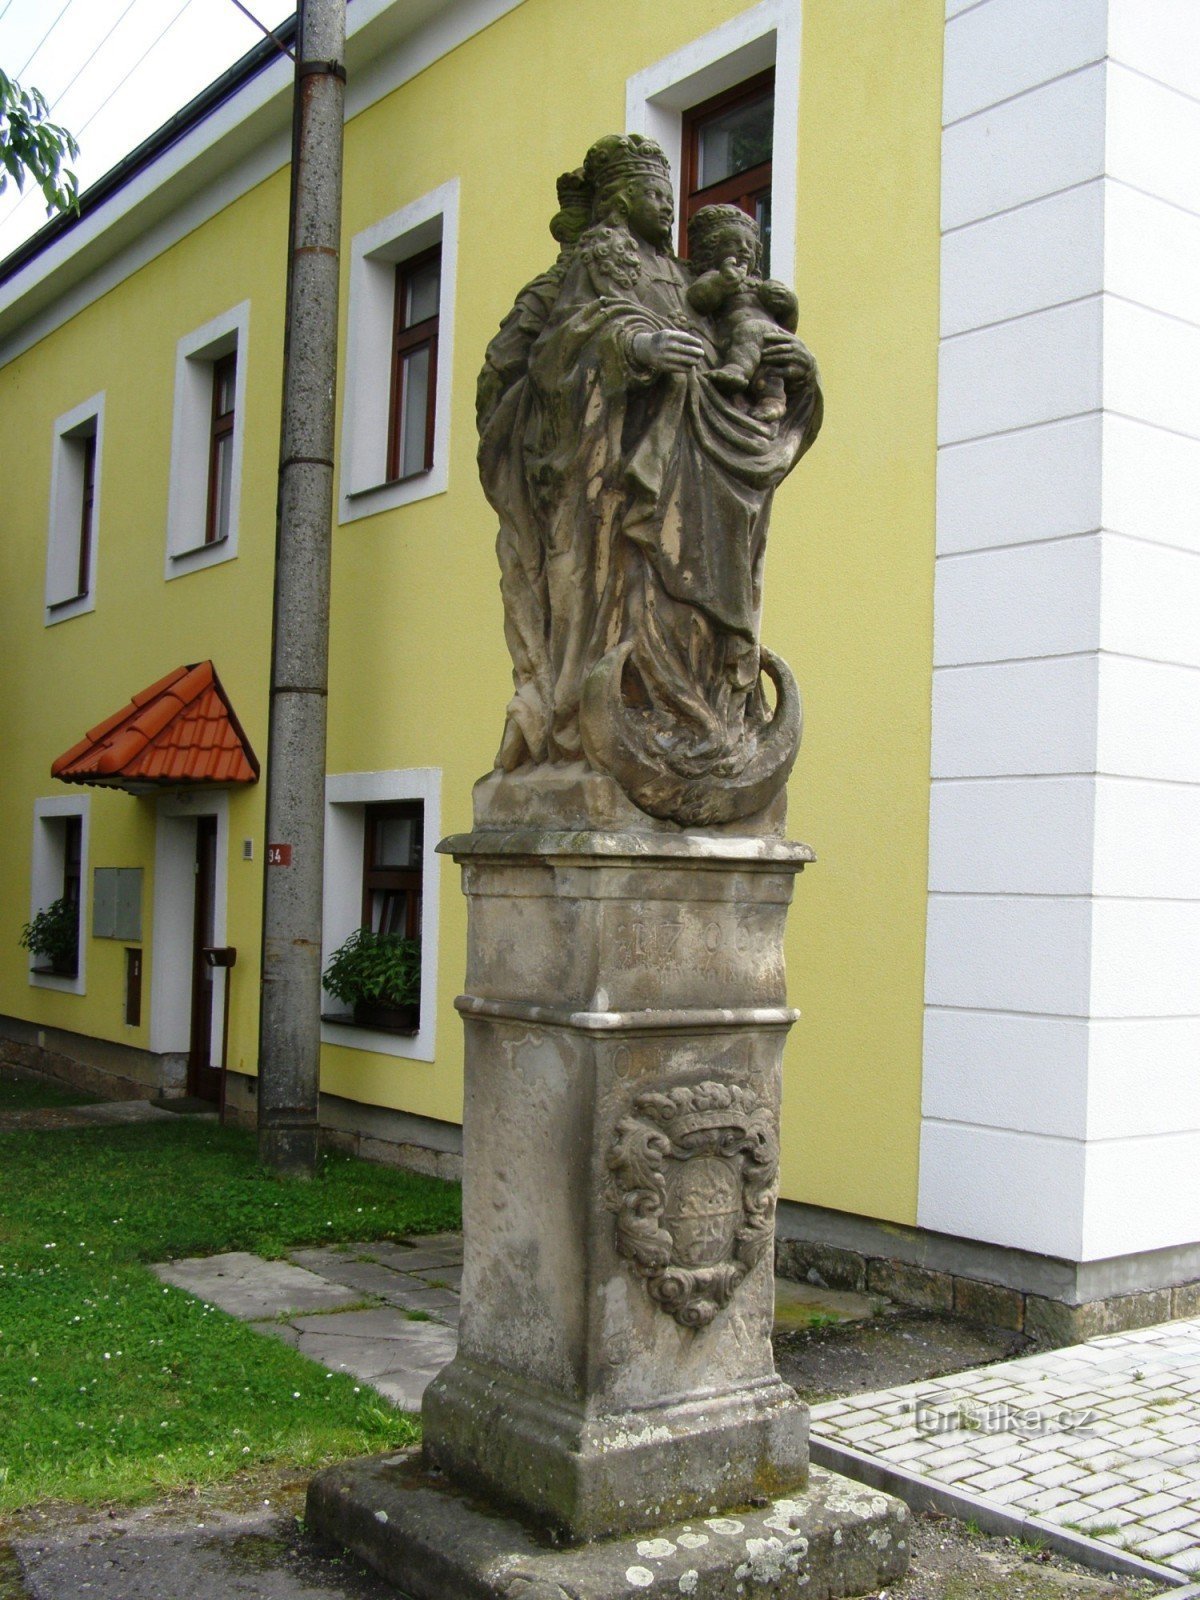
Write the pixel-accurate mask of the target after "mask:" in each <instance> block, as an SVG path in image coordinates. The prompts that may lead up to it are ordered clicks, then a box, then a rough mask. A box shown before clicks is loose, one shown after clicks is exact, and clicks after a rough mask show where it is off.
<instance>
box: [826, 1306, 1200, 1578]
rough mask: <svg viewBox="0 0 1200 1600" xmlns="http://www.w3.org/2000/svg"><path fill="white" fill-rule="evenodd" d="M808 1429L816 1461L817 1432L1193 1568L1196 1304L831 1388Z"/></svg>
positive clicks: (1197, 1543)
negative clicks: (861, 1386)
mask: <svg viewBox="0 0 1200 1600" xmlns="http://www.w3.org/2000/svg"><path fill="white" fill-rule="evenodd" d="M812 1429H813V1438H814V1442H815V1444H816V1445H817V1447H818V1455H819V1459H822V1460H823V1461H824V1462H825V1464H826V1465H830V1464H836V1461H835V1459H834V1458H833V1457H831V1456H830V1455H829V1454H828V1453H824V1454H822V1453H820V1450H819V1447H820V1445H822V1444H826V1445H829V1446H832V1447H833V1450H834V1452H835V1453H836V1452H838V1451H841V1452H842V1453H843V1454H844V1456H845V1464H847V1465H848V1464H849V1463H850V1461H851V1460H852V1458H853V1457H854V1456H861V1457H864V1458H867V1459H869V1461H870V1462H871V1463H874V1464H875V1466H876V1467H882V1468H884V1469H888V1468H890V1469H893V1471H894V1472H895V1473H896V1474H897V1475H898V1476H896V1477H895V1478H893V1479H892V1480H891V1481H892V1482H893V1483H894V1484H895V1485H896V1486H897V1487H899V1485H900V1484H901V1483H902V1482H903V1479H904V1478H905V1477H911V1478H916V1479H920V1480H923V1481H924V1482H925V1483H930V1484H934V1485H940V1486H943V1487H944V1488H946V1489H947V1490H951V1491H953V1492H955V1493H956V1494H959V1495H962V1496H965V1497H969V1498H970V1499H972V1500H974V1501H975V1502H976V1503H977V1504H978V1505H979V1506H980V1507H981V1508H983V1509H987V1508H992V1509H993V1510H996V1511H1003V1512H1005V1513H1007V1514H1008V1515H1010V1516H1014V1517H1020V1518H1022V1519H1023V1520H1025V1521H1026V1526H1027V1528H1033V1527H1035V1526H1036V1523H1038V1522H1041V1523H1043V1524H1049V1525H1051V1526H1053V1527H1058V1528H1065V1529H1068V1530H1071V1531H1073V1532H1076V1533H1083V1534H1085V1535H1087V1536H1089V1537H1090V1538H1092V1539H1095V1540H1098V1541H1099V1542H1101V1543H1102V1544H1105V1545H1107V1546H1110V1547H1112V1548H1113V1549H1114V1550H1117V1551H1127V1552H1130V1553H1131V1554H1133V1555H1135V1556H1137V1557H1139V1558H1140V1559H1142V1560H1144V1561H1148V1562H1152V1563H1154V1564H1156V1565H1158V1566H1161V1567H1165V1568H1168V1569H1170V1570H1171V1571H1173V1572H1176V1573H1179V1574H1186V1575H1188V1576H1189V1577H1193V1578H1195V1577H1200V1317H1192V1318H1186V1319H1183V1320H1181V1321H1178V1322H1168V1323H1163V1324H1161V1325H1160V1326H1158V1327H1153V1328H1141V1329H1138V1330H1136V1331H1134V1332H1131V1333H1115V1334H1108V1335H1106V1336H1104V1337H1102V1338H1097V1339H1091V1340H1089V1341H1088V1342H1087V1343H1086V1344H1082V1345H1073V1346H1070V1347H1069V1348H1067V1349H1063V1350H1052V1351H1047V1352H1044V1353H1039V1354H1036V1355H1030V1356H1022V1357H1020V1358H1019V1359H1017V1360H1014V1361H1003V1362H998V1363H997V1364H996V1365H994V1366H988V1367H980V1368H977V1369H975V1370H974V1371H971V1372H961V1373H956V1374H954V1375H952V1376H950V1377H946V1378H937V1379H930V1380H928V1381H926V1382H923V1383H910V1384H905V1385H904V1386H902V1387H899V1388H894V1389H886V1390H881V1391H878V1392H876V1393H874V1394H859V1395H851V1396H848V1397H847V1398H845V1399H842V1400H834V1401H830V1402H829V1403H827V1404H825V1405H819V1406H815V1407H814V1408H813V1413H812ZM851 1470H852V1469H851ZM876 1481H879V1482H882V1483H883V1485H884V1486H887V1480H886V1477H885V1478H884V1479H879V1478H877V1479H876ZM901 1492H903V1490H901ZM906 1498H911V1496H907V1495H906ZM1028 1519H1032V1522H1031V1521H1030V1520H1028ZM981 1524H982V1525H984V1526H986V1525H987V1519H986V1518H981Z"/></svg>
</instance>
